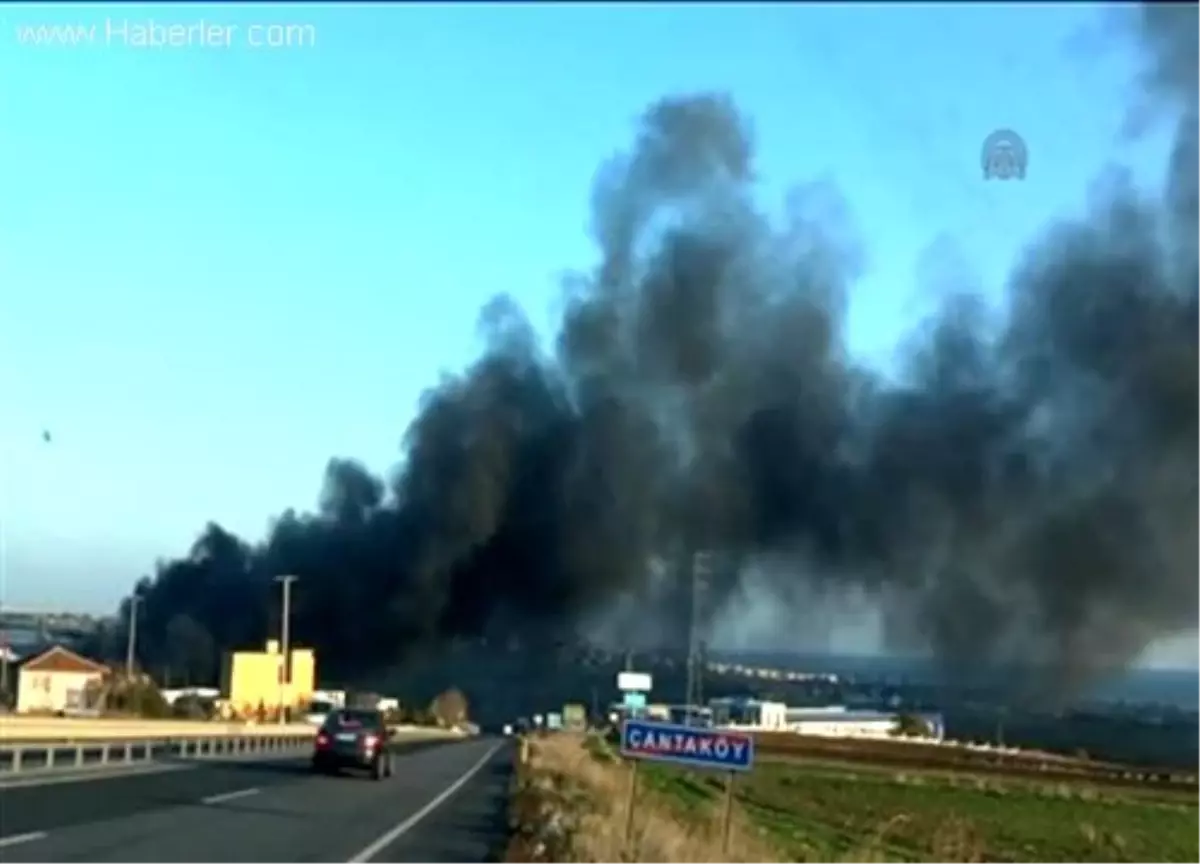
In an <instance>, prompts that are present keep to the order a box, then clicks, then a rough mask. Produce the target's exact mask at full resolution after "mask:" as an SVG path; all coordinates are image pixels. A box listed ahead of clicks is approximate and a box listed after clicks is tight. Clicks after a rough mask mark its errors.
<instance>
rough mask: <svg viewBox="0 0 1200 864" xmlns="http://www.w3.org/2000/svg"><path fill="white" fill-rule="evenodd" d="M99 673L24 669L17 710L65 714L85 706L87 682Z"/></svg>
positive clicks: (20, 678) (98, 676) (19, 687)
mask: <svg viewBox="0 0 1200 864" xmlns="http://www.w3.org/2000/svg"><path fill="white" fill-rule="evenodd" d="M99 678H100V673H99V672H38V671H36V670H29V669H22V670H21V674H20V677H19V678H18V679H17V688H18V689H17V711H18V712H21V713H23V712H29V711H63V710H65V709H66V708H68V707H76V706H79V707H82V705H83V694H84V691H85V689H86V688H87V685H88V682H89V681H93V680H98V679H99Z"/></svg>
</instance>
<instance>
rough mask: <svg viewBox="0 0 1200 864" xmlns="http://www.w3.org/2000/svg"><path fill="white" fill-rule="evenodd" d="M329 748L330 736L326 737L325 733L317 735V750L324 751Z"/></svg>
mask: <svg viewBox="0 0 1200 864" xmlns="http://www.w3.org/2000/svg"><path fill="white" fill-rule="evenodd" d="M328 746H329V736H328V735H326V734H325V733H324V732H322V733H320V734H319V735H317V749H318V750H324V749H325V748H326V747H328Z"/></svg>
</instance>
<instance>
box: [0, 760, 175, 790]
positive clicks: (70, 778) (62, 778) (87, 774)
mask: <svg viewBox="0 0 1200 864" xmlns="http://www.w3.org/2000/svg"><path fill="white" fill-rule="evenodd" d="M195 768H196V766H195V765H161V764H156V765H130V766H128V767H125V766H112V767H105V768H101V767H97V768H84V769H83V770H82V771H80V772H76V773H70V774H65V775H59V774H52V775H50V776H47V777H23V778H20V779H18V780H3V781H0V792H7V791H8V790H9V789H28V788H29V787H31V786H55V785H58V784H59V783H90V782H92V781H95V780H117V779H120V778H121V777H140V776H143V775H146V774H163V773H165V772H167V771H192V770H194V769H195Z"/></svg>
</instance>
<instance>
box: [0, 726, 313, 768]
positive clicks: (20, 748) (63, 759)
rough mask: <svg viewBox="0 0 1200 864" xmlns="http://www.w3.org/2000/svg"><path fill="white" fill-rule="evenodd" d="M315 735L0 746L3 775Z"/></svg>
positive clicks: (264, 750)
mask: <svg viewBox="0 0 1200 864" xmlns="http://www.w3.org/2000/svg"><path fill="white" fill-rule="evenodd" d="M312 740H313V734H300V733H291V734H280V735H244V736H230V735H222V736H210V737H202V736H194V737H186V738H184V737H179V738H143V739H126V740H119V741H76V742H70V743H67V742H61V741H47V742H36V741H31V742H23V743H12V744H3V745H0V778H4V777H11V776H13V775H15V774H23V773H29V772H35V771H36V772H43V771H58V770H63V771H66V770H74V769H81V768H99V767H103V766H111V767H118V766H122V765H134V764H137V763H142V762H155V761H169V760H175V759H205V758H211V757H218V756H253V755H266V754H270V753H284V752H287V751H296V750H300V749H302V748H307V747H310V746H312Z"/></svg>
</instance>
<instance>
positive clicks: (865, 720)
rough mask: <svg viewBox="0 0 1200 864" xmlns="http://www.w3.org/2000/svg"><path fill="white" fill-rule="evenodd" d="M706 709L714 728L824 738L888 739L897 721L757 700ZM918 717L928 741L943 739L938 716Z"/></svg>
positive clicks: (837, 708) (716, 703)
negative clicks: (926, 729) (926, 733)
mask: <svg viewBox="0 0 1200 864" xmlns="http://www.w3.org/2000/svg"><path fill="white" fill-rule="evenodd" d="M709 706H710V708H711V709H712V712H713V725H716V726H722V727H725V728H731V729H747V730H756V731H763V732H794V733H795V734H797V735H820V736H824V737H828V738H891V737H893V736H894V735H895V734H896V730H897V727H898V725H899V722H900V714H898V713H893V712H889V711H859V710H850V709H848V708H846V707H845V706H844V705H829V706H824V707H815V708H793V707H789V706H787V705H785V704H784V703H782V702H768V701H764V700H760V699H713V700H711V701H710V702H709ZM919 716H920V718H921V719H922V720H923V721H924V722H925V724H926V726H928V728H929V735H928V736H927V737H928V738H931V739H933V740H937V741H940V740H942V739H943V738H944V737H945V723H944V722H943V720H942V717H941V715H938V714H921V715H919Z"/></svg>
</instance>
